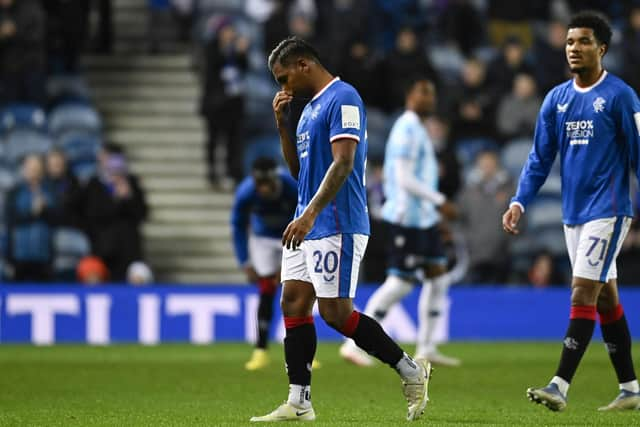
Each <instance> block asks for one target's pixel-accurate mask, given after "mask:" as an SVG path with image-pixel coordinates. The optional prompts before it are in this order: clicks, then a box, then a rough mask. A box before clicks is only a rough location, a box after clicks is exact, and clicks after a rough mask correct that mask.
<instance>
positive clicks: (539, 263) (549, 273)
mask: <svg viewBox="0 0 640 427" xmlns="http://www.w3.org/2000/svg"><path fill="white" fill-rule="evenodd" d="M527 276H528V279H529V283H531V284H532V285H533V286H534V287H536V288H546V287H548V286H553V285H561V284H563V283H566V278H565V277H562V273H561V272H560V270H559V269H558V267H557V266H556V263H555V261H554V259H553V256H552V255H551V253H549V252H548V251H542V252H540V253H539V254H538V255H536V257H535V258H534V259H533V263H532V265H531V268H530V269H529V272H528V275H527Z"/></svg>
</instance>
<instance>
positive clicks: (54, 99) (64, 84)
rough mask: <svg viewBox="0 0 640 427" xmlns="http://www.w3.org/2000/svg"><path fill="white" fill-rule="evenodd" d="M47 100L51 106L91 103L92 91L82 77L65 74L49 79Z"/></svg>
mask: <svg viewBox="0 0 640 427" xmlns="http://www.w3.org/2000/svg"><path fill="white" fill-rule="evenodd" d="M47 98H48V100H49V104H48V105H50V106H51V105H58V104H61V103H64V102H80V103H89V101H90V98H91V91H90V90H89V86H88V85H87V82H86V81H85V79H84V78H82V77H81V76H77V75H69V74H63V75H57V76H51V77H49V79H48V80H47Z"/></svg>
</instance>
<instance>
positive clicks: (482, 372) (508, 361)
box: [0, 343, 640, 426]
mask: <svg viewBox="0 0 640 427" xmlns="http://www.w3.org/2000/svg"><path fill="white" fill-rule="evenodd" d="M443 350H445V351H446V352H447V353H448V354H451V355H455V356H459V357H461V358H462V359H463V366H462V367H460V368H439V369H437V370H436V371H435V373H434V378H433V382H432V385H431V390H430V395H431V402H430V404H429V406H428V407H427V412H426V413H425V417H424V418H423V419H421V420H420V421H419V422H418V424H428V425H432V426H457V425H481V426H490V425H503V426H529V425H530V426H546V425H549V426H552V425H553V426H560V425H561V426H596V425H597V426H614V425H615V426H639V425H640V412H638V411H633V412H625V413H599V412H597V411H596V408H597V407H598V406H600V405H603V404H605V403H608V402H609V401H610V400H611V399H612V398H613V397H615V395H616V394H617V384H616V380H615V375H614V373H613V370H612V368H611V366H610V365H609V361H608V358H607V355H606V353H605V351H604V349H603V348H602V344H601V343H596V344H595V345H592V346H591V348H590V350H589V352H588V353H587V355H586V356H585V359H584V360H583V363H582V365H581V367H580V369H579V370H578V373H577V376H576V379H575V381H574V383H573V385H572V388H571V393H570V401H569V407H568V408H567V410H566V411H565V412H563V413H552V412H550V411H548V410H547V409H546V408H543V407H541V406H539V405H533V404H531V403H530V402H529V401H527V400H526V398H525V393H524V391H525V389H526V387H527V386H530V385H542V384H544V383H545V382H546V381H547V380H548V379H549V378H550V376H551V375H552V374H553V372H554V370H555V367H556V362H557V357H558V355H559V350H560V346H559V344H557V343H556V344H549V343H456V344H450V345H447V346H446V347H444V348H443ZM639 350H640V348H636V349H635V353H636V354H638V351H639ZM250 351H251V348H250V347H249V346H248V345H246V344H216V345H213V346H204V347H196V346H188V345H163V346H158V347H140V346H112V347H84V346H62V345H61V346H54V347H44V348H37V347H28V346H11V345H2V346H1V347H0V426H183V425H184V426H226V425H248V424H249V423H248V422H247V421H248V419H249V418H250V417H251V416H252V415H263V414H264V413H267V412H269V411H271V410H272V409H274V408H275V407H276V406H277V405H278V404H280V403H281V402H282V401H284V400H285V399H286V394H287V385H286V384H287V380H286V375H285V372H284V369H283V361H282V360H283V356H282V347H281V346H279V345H274V346H272V347H271V350H270V352H271V354H272V357H273V364H272V365H271V367H270V368H269V369H268V370H266V371H262V372H257V373H249V372H246V371H244V369H243V364H244V362H245V360H246V358H247V357H248V355H249V353H250ZM318 359H319V360H320V361H321V362H322V363H323V366H322V368H321V369H318V370H317V371H315V372H314V378H313V388H312V393H313V402H314V408H315V410H316V414H317V416H318V419H317V421H316V423H315V424H316V425H319V426H321V425H322V426H324V425H336V426H369V425H404V424H405V423H406V421H404V416H405V404H404V400H403V398H402V395H401V391H400V385H399V379H398V378H397V376H396V374H395V372H393V371H392V370H391V369H389V368H387V367H385V366H383V365H381V364H380V365H377V366H376V367H374V368H368V369H367V368H356V367H354V366H351V365H347V364H346V363H344V362H343V361H342V360H340V359H339V357H338V355H337V344H321V345H320V346H319V349H318Z"/></svg>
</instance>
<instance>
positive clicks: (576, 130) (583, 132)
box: [564, 120, 594, 145]
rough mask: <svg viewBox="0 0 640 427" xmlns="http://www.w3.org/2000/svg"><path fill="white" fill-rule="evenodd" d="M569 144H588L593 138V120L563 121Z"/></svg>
mask: <svg viewBox="0 0 640 427" xmlns="http://www.w3.org/2000/svg"><path fill="white" fill-rule="evenodd" d="M564 126H565V130H566V132H567V138H569V140H570V141H569V144H570V145H588V144H589V140H590V139H591V138H593V135H594V126H593V120H577V121H571V122H565V123H564Z"/></svg>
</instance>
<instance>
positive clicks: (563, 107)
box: [556, 102, 569, 113]
mask: <svg viewBox="0 0 640 427" xmlns="http://www.w3.org/2000/svg"><path fill="white" fill-rule="evenodd" d="M556 106H557V107H558V113H566V112H567V108H568V107H569V103H568V102H567V103H564V104H556Z"/></svg>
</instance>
